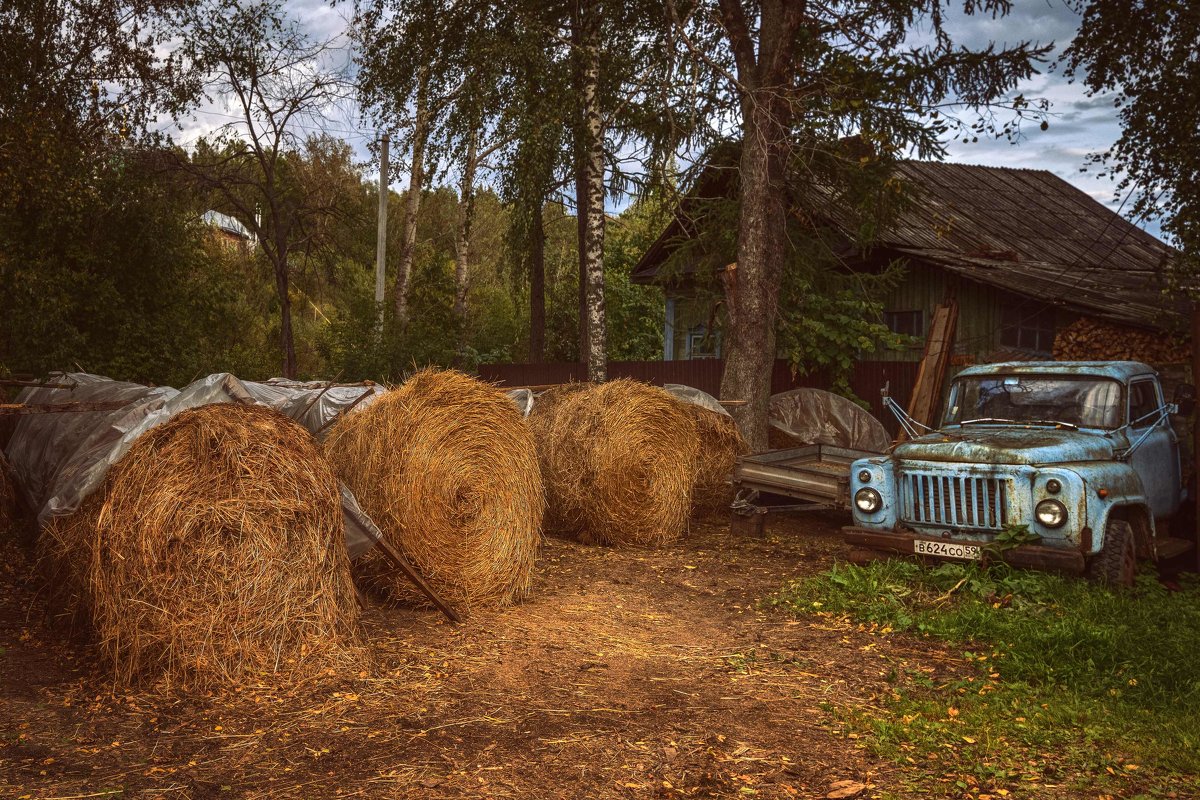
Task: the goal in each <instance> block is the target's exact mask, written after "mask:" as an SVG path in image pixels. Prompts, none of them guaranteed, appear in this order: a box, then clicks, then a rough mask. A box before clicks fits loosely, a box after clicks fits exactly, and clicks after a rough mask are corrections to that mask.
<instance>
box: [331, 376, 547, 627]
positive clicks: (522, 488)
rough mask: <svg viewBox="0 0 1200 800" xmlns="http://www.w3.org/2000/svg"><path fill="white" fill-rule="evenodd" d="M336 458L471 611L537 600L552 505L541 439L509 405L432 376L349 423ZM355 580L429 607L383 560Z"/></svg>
mask: <svg viewBox="0 0 1200 800" xmlns="http://www.w3.org/2000/svg"><path fill="white" fill-rule="evenodd" d="M325 444H326V450H327V452H328V453H329V455H330V458H331V459H332V460H333V462H334V464H335V466H336V467H337V470H338V474H339V475H340V476H341V478H342V479H343V480H344V481H345V482H346V484H347V486H349V487H350V489H351V491H353V492H354V494H355V496H356V497H357V498H358V501H359V503H361V504H362V507H363V509H364V510H365V511H366V512H367V513H368V514H369V515H370V516H371V517H372V519H374V521H375V523H376V524H377V525H378V526H379V527H380V529H381V530H382V531H383V532H384V535H385V536H387V537H388V539H389V541H390V542H391V543H392V544H394V545H395V546H397V547H398V548H399V549H400V550H401V551H402V552H403V553H404V554H405V555H406V556H407V557H408V558H409V559H410V560H411V561H412V562H413V564H414V565H415V566H416V568H417V569H418V570H420V572H421V574H422V575H423V576H424V577H425V578H426V580H427V581H428V582H429V583H430V585H431V586H432V587H433V589H434V590H435V591H437V592H438V594H439V595H440V596H441V597H442V598H443V599H444V600H446V601H448V602H450V603H451V604H452V605H454V606H455V607H456V608H457V609H458V610H460V611H469V610H470V609H472V608H475V607H484V606H492V607H495V606H502V605H507V604H509V603H512V602H514V601H516V600H518V599H520V598H522V597H523V596H525V595H526V594H527V593H528V591H529V586H530V582H531V575H532V571H533V566H534V562H535V561H536V558H537V553H538V548H539V545H540V543H541V524H542V514H543V512H544V509H545V499H544V497H543V493H542V484H541V480H540V476H539V473H538V464H537V455H536V450H535V448H534V444H533V437H532V434H531V433H530V430H529V427H528V426H527V425H526V423H525V420H524V419H522V417H521V415H520V413H519V412H518V411H517V409H516V406H514V405H513V402H512V401H511V400H510V399H509V397H508V395H507V394H506V393H505V392H504V391H502V390H500V389H498V388H496V387H495V386H492V385H490V384H487V383H483V382H482V381H479V380H477V379H475V378H472V377H470V376H469V375H464V374H463V373H461V372H455V371H440V370H424V371H421V372H418V373H417V374H416V375H414V376H413V377H412V378H410V379H409V380H408V381H406V382H405V383H404V384H403V385H402V386H400V387H399V388H397V389H394V390H392V391H391V392H388V393H387V394H386V395H384V396H382V397H380V398H379V399H378V400H376V401H375V402H374V403H373V404H372V405H371V406H370V407H369V408H367V409H365V410H363V411H360V412H355V413H353V414H349V415H347V416H346V417H344V418H342V419H341V420H339V421H338V422H337V423H336V424H335V425H334V427H333V428H332V429H331V431H330V434H329V438H328V439H327V440H326V442H325ZM355 574H356V575H357V576H358V577H360V578H361V579H362V580H363V581H364V582H365V583H366V584H367V585H369V586H370V587H371V588H373V589H376V590H378V591H382V592H384V593H386V594H387V595H388V596H390V597H391V598H392V599H394V600H398V601H406V602H417V603H423V602H424V597H423V595H420V594H418V593H417V591H416V589H415V587H413V586H412V585H411V584H410V583H409V582H408V580H407V579H406V578H405V577H404V576H403V575H401V574H400V573H398V572H394V571H392V570H391V567H390V565H389V564H388V562H387V561H385V560H384V558H383V557H382V556H381V555H379V554H378V553H377V552H375V551H372V552H370V553H368V554H367V555H366V556H364V557H363V558H361V559H359V561H358V563H357V564H356V565H355Z"/></svg>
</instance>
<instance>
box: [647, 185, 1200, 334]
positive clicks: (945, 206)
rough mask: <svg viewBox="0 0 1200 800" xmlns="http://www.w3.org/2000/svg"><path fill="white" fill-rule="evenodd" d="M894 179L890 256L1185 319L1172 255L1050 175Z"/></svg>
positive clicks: (884, 244)
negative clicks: (1173, 280)
mask: <svg viewBox="0 0 1200 800" xmlns="http://www.w3.org/2000/svg"><path fill="white" fill-rule="evenodd" d="M897 171H898V174H899V176H900V177H901V179H902V180H903V181H904V182H905V183H906V184H907V185H908V189H909V193H910V196H911V198H912V202H911V203H910V204H908V207H907V208H906V209H905V210H904V211H903V212H902V213H901V214H900V215H899V218H898V219H897V220H896V221H895V223H894V224H892V225H891V226H890V227H889V228H888V229H887V230H885V231H883V232H882V234H881V235H880V236H879V239H878V244H877V247H879V248H882V249H884V250H885V251H886V250H891V251H895V253H897V254H900V255H903V256H909V257H912V258H914V259H920V260H922V261H925V262H927V263H930V264H932V265H934V266H937V267H941V268H943V269H946V270H949V271H951V272H954V273H957V274H960V275H962V276H964V277H966V278H969V279H971V280H975V281H978V282H980V283H984V284H987V285H991V286H996V287H1000V288H1003V289H1005V290H1006V291H1010V292H1014V293H1016V294H1020V295H1025V296H1028V297H1031V298H1034V299H1036V300H1038V301H1040V302H1049V303H1052V304H1056V305H1061V306H1064V307H1067V308H1072V309H1075V310H1078V311H1081V312H1084V313H1088V314H1090V315H1093V316H1098V317H1102V318H1106V319H1110V320H1113V321H1116V322H1120V323H1125V324H1131V325H1136V326H1140V327H1152V328H1161V327H1167V326H1172V325H1175V324H1178V322H1179V318H1180V315H1182V314H1184V313H1186V311H1187V308H1188V307H1187V305H1186V303H1185V302H1184V301H1183V300H1182V299H1178V300H1176V299H1174V298H1169V297H1167V296H1166V295H1165V294H1164V288H1165V283H1164V273H1165V269H1164V267H1165V265H1166V263H1167V262H1168V260H1169V259H1170V258H1172V256H1173V253H1174V252H1175V251H1174V249H1173V248H1171V247H1169V246H1168V245H1166V244H1164V243H1163V242H1161V241H1159V240H1158V239H1156V238H1155V237H1154V236H1152V235H1150V234H1149V233H1147V232H1146V231H1144V230H1142V229H1141V228H1138V227H1137V226H1135V225H1133V224H1131V223H1130V222H1128V221H1127V220H1125V219H1124V218H1122V217H1121V216H1120V215H1119V214H1116V213H1114V212H1113V211H1111V210H1110V209H1108V208H1107V207H1105V206H1104V205H1102V204H1101V203H1098V202H1097V201H1095V200H1093V199H1092V198H1091V197H1090V196H1089V195H1088V194H1086V193H1085V192H1082V191H1080V190H1079V189H1077V188H1075V187H1074V186H1072V185H1071V184H1069V183H1067V182H1066V181H1064V180H1063V179H1061V178H1059V177H1057V176H1056V175H1054V174H1052V173H1050V172H1047V171H1045V170H1033V169H1009V168H1006V167H988V166H980V165H974V164H953V163H946V162H932V161H904V162H901V163H900V164H899V166H898V168H897ZM726 185H727V186H731V185H732V182H731V181H726ZM706 188H707V189H708V191H710V192H711V191H712V189H711V187H706ZM686 234H687V231H686V226H684V225H682V224H681V223H680V220H679V219H676V220H675V222H673V223H672V225H671V226H670V227H669V228H668V229H667V230H666V231H664V232H663V235H662V236H660V237H659V241H657V242H655V244H654V245H653V246H652V247H651V248H650V250H648V251H647V252H646V254H645V256H643V258H642V260H641V261H639V262H638V264H637V265H636V266H635V267H634V270H633V273H632V276H631V277H632V278H633V279H634V280H635V281H637V282H641V283H650V282H653V281H654V279H655V276H656V275H657V273H658V268H659V267H660V266H661V264H662V263H663V262H664V261H665V260H666V258H667V257H668V256H669V255H670V251H671V250H672V249H673V247H672V243H673V242H675V241H678V239H679V238H680V237H681V236H682V235H686Z"/></svg>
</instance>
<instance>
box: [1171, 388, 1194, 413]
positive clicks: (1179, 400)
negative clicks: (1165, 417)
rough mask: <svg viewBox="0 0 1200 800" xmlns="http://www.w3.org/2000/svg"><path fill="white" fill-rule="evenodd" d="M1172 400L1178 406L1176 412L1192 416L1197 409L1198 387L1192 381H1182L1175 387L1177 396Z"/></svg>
mask: <svg viewBox="0 0 1200 800" xmlns="http://www.w3.org/2000/svg"><path fill="white" fill-rule="evenodd" d="M1171 402H1172V403H1173V404H1174V405H1175V406H1177V407H1178V409H1179V410H1178V411H1176V412H1175V413H1177V414H1183V415H1184V416H1190V415H1191V413H1192V412H1193V411H1195V410H1196V387H1195V386H1192V385H1191V384H1190V383H1181V384H1179V385H1178V386H1176V387H1175V396H1174V397H1173V398H1172V399H1171Z"/></svg>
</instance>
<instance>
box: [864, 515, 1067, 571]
mask: <svg viewBox="0 0 1200 800" xmlns="http://www.w3.org/2000/svg"><path fill="white" fill-rule="evenodd" d="M842 535H843V537H844V539H845V541H846V543H847V544H850V545H853V546H855V547H862V548H865V549H867V550H878V551H883V552H887V553H901V554H904V555H914V554H917V555H924V554H920V553H917V544H916V543H917V542H918V541H921V542H934V543H950V544H956V545H965V546H975V547H982V546H983V543H981V542H972V541H966V540H958V539H934V538H932V537H928V536H918V535H916V534H914V533H906V532H896V533H891V532H884V531H873V530H869V529H867V528H858V527H855V526H853V525H847V526H846V527H844V528H842ZM934 557H937V556H934ZM986 557H987V558H989V559H997V558H999V560H1001V561H1004V562H1005V563H1007V564H1011V565H1012V566H1014V567H1022V568H1025V569H1037V570H1045V571H1047V572H1061V573H1065V574H1068V575H1081V574H1083V571H1084V568H1085V567H1086V566H1087V562H1086V561H1085V560H1084V557H1083V553H1081V552H1080V551H1078V550H1070V549H1064V548H1061V547H1043V546H1041V545H1035V544H1022V545H1018V546H1017V547H1014V548H1012V549H1010V550H1005V551H1004V552H1002V553H999V554H997V553H992V552H990V551H988V552H986Z"/></svg>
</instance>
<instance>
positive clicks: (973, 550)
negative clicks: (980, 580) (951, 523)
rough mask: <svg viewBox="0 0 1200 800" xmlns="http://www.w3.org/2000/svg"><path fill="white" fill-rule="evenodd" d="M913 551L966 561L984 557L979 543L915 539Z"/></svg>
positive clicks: (923, 554) (919, 553) (918, 553)
mask: <svg viewBox="0 0 1200 800" xmlns="http://www.w3.org/2000/svg"><path fill="white" fill-rule="evenodd" d="M913 552H914V553H916V554H917V555H922V556H937V557H939V558H961V559H963V560H965V561H978V560H979V559H980V558H982V557H983V550H982V549H981V548H980V547H979V545H977V544H963V543H962V542H931V541H928V540H926V539H915V540H913Z"/></svg>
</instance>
